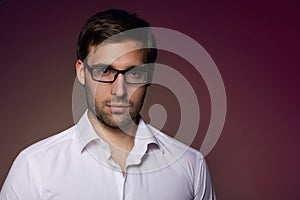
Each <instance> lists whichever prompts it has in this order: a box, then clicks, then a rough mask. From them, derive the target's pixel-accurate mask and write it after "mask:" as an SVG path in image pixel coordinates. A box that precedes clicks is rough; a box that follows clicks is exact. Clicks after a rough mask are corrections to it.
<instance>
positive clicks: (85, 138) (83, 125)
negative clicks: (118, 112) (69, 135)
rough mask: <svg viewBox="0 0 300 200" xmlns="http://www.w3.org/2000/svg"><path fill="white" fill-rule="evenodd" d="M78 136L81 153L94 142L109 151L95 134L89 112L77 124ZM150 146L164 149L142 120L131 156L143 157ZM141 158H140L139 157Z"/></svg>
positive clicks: (106, 145)
mask: <svg viewBox="0 0 300 200" xmlns="http://www.w3.org/2000/svg"><path fill="white" fill-rule="evenodd" d="M76 130H77V135H78V137H79V139H80V141H81V148H80V152H83V150H84V149H85V148H86V147H87V145H88V144H89V143H91V142H92V141H94V140H97V144H100V145H101V147H103V149H109V147H108V144H107V143H105V142H104V141H103V140H102V139H101V138H100V137H99V136H98V135H97V133H96V132H95V130H94V128H93V126H92V124H91V122H90V120H89V118H88V115H87V110H86V111H85V112H84V114H83V115H82V117H81V118H80V120H79V121H78V122H77V124H76ZM149 144H154V145H155V146H157V147H158V148H159V149H161V150H162V149H163V148H161V147H160V144H159V142H158V140H157V138H156V137H155V135H154V134H153V132H152V130H151V129H150V127H149V125H148V124H146V123H145V122H144V120H142V119H140V121H139V125H138V129H137V132H136V137H135V142H134V147H133V149H132V151H131V154H134V155H141V154H144V153H145V152H146V151H147V150H148V148H149ZM138 157H140V156H138Z"/></svg>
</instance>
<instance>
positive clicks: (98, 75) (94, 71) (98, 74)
mask: <svg viewBox="0 0 300 200" xmlns="http://www.w3.org/2000/svg"><path fill="white" fill-rule="evenodd" d="M84 66H85V67H86V68H87V70H88V71H89V72H90V74H91V75H92V79H93V80H94V81H98V82H102V83H113V82H114V81H115V80H116V79H117V78H118V75H119V74H123V76H124V80H125V82H126V83H127V84H135V85H138V84H147V83H149V80H148V79H149V73H150V72H149V69H148V68H146V67H145V66H133V67H130V68H129V69H126V70H117V69H114V68H112V67H111V66H109V65H102V64H99V65H94V66H89V65H88V64H87V62H86V61H85V62H84Z"/></svg>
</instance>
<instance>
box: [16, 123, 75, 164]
mask: <svg viewBox="0 0 300 200" xmlns="http://www.w3.org/2000/svg"><path fill="white" fill-rule="evenodd" d="M75 132H76V129H75V126H72V127H70V128H68V129H66V130H64V131H62V132H60V133H58V134H56V135H53V136H50V137H48V138H45V139H43V140H41V141H39V142H36V143H34V144H32V145H30V146H28V147H27V148H25V149H24V150H23V151H21V152H20V154H19V156H18V157H25V158H28V157H32V156H35V155H39V154H45V153H47V154H49V153H54V152H55V151H59V150H62V149H65V148H66V147H67V146H69V145H71V144H72V143H73V142H74V139H75V137H76V134H75Z"/></svg>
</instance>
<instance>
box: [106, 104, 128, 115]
mask: <svg viewBox="0 0 300 200" xmlns="http://www.w3.org/2000/svg"><path fill="white" fill-rule="evenodd" d="M107 107H108V108H109V109H110V110H111V112H112V113H116V114H117V113H124V112H126V111H127V110H128V109H129V107H130V105H129V104H107Z"/></svg>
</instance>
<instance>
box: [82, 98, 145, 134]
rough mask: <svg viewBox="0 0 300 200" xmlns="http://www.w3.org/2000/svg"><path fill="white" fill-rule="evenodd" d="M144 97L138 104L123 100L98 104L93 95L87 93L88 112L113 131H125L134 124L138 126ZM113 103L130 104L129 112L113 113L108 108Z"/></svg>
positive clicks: (118, 99)
mask: <svg viewBox="0 0 300 200" xmlns="http://www.w3.org/2000/svg"><path fill="white" fill-rule="evenodd" d="M144 96H145V95H144ZM144 96H143V97H142V99H141V101H139V102H138V104H134V103H133V102H132V101H129V102H128V101H127V100H124V99H123V98H117V99H116V98H113V99H114V100H105V101H103V102H97V101H96V100H95V98H94V97H93V95H91V94H89V92H86V100H87V106H88V110H89V111H90V112H92V114H93V115H94V116H95V117H96V118H97V119H98V121H99V123H101V124H102V125H104V126H106V127H108V128H112V129H125V128H126V127H128V126H130V125H132V124H134V123H135V124H138V121H139V119H140V115H139V112H140V110H141V108H142V105H143V102H144ZM112 102H118V103H120V102H123V103H124V104H129V107H128V111H127V112H124V113H113V112H112V111H111V110H110V109H109V107H107V104H109V103H112Z"/></svg>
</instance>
